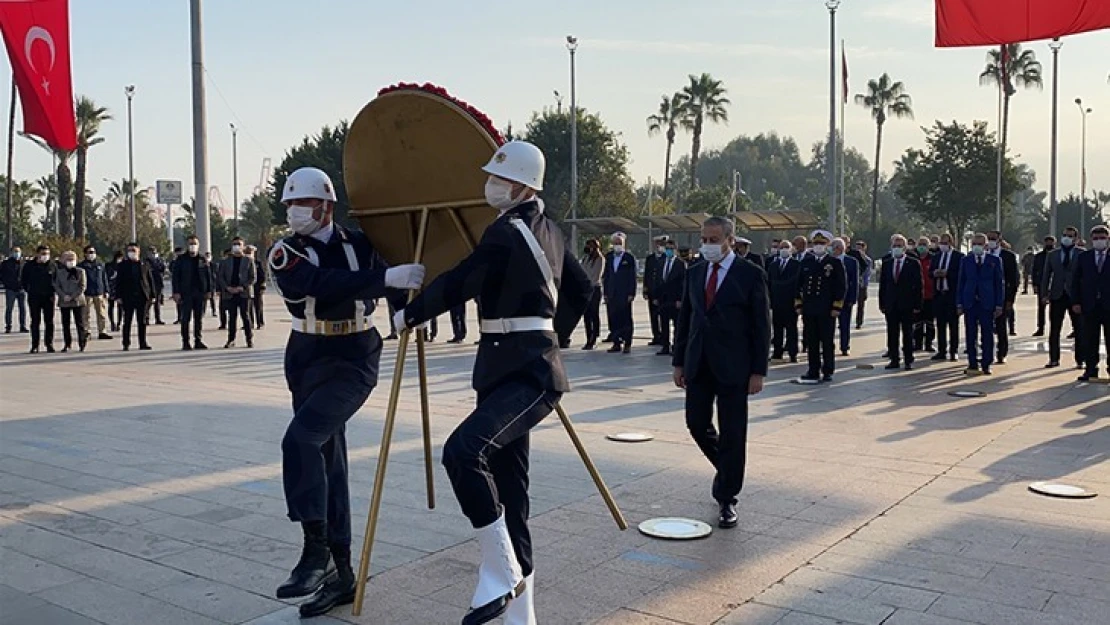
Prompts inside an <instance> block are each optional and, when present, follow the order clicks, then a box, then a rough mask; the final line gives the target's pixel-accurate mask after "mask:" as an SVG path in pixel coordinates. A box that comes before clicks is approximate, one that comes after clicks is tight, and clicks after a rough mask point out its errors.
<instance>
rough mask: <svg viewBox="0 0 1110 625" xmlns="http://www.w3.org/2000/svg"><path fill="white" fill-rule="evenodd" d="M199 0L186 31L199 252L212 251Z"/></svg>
mask: <svg viewBox="0 0 1110 625" xmlns="http://www.w3.org/2000/svg"><path fill="white" fill-rule="evenodd" d="M200 3H201V0H189V32H190V35H191V39H192V41H191V49H192V70H193V186H194V191H195V195H194V197H193V216H194V217H196V223H197V231H196V233H195V234H196V236H197V238H198V239H200V252H201V253H202V254H203V253H204V252H210V251H212V232H211V230H210V229H209V227H208V121H207V119H206V118H205V98H204V36H203V27H202V24H201V18H202V11H201V6H200Z"/></svg>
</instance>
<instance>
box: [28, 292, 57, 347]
mask: <svg viewBox="0 0 1110 625" xmlns="http://www.w3.org/2000/svg"><path fill="white" fill-rule="evenodd" d="M27 305H28V307H29V308H30V309H31V347H38V346H39V332H40V328H41V331H42V339H43V344H44V345H53V344H54V298H53V297H28V298H27ZM43 326H45V327H43Z"/></svg>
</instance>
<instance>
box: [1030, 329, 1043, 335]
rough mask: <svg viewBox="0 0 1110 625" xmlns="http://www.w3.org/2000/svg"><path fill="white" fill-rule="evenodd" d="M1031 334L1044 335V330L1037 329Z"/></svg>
mask: <svg viewBox="0 0 1110 625" xmlns="http://www.w3.org/2000/svg"><path fill="white" fill-rule="evenodd" d="M1033 336H1044V330H1037V331H1036V332H1034V333H1033Z"/></svg>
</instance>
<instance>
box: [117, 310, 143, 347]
mask: <svg viewBox="0 0 1110 625" xmlns="http://www.w3.org/2000/svg"><path fill="white" fill-rule="evenodd" d="M120 308H121V309H122V311H123V346H124V347H129V346H130V345H131V322H132V321H135V322H136V323H138V324H139V347H142V346H143V345H146V344H147V343H146V323H147V319H146V313H147V311H148V310H149V309H150V305H149V304H148V303H146V302H129V301H127V300H126V299H125V300H123V301H122V302H121V303H120Z"/></svg>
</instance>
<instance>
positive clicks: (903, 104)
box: [856, 73, 913, 231]
mask: <svg viewBox="0 0 1110 625" xmlns="http://www.w3.org/2000/svg"><path fill="white" fill-rule="evenodd" d="M856 104H859V105H860V106H864V107H867V108H868V109H870V110H871V117H872V118H873V119H874V120H875V126H876V128H877V129H876V132H875V174H874V179H873V182H872V185H871V230H872V231H876V230H878V226H879V170H880V169H881V167H880V165H879V164H880V163H881V162H882V149H883V124H885V123H886V120H887V119H889V118H891V117H893V118H895V119H898V118H903V117H908V118H910V119H913V101H912V100H911V99H910V96H909V94H908V93H906V87H905V85H903V84H902V83H901V81H898V82H895V81H893V80H891V79H890V76H889V75H888V74H886V73H884V74H883V75H882V76H880V77H879V78H878V80H875V79H872V80H869V81H867V93H866V94H863V93H861V94H858V95H856Z"/></svg>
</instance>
